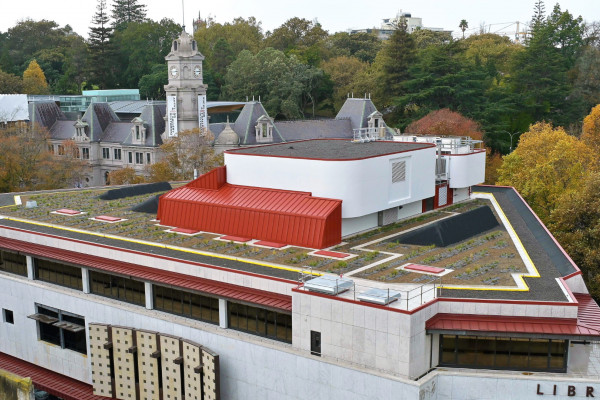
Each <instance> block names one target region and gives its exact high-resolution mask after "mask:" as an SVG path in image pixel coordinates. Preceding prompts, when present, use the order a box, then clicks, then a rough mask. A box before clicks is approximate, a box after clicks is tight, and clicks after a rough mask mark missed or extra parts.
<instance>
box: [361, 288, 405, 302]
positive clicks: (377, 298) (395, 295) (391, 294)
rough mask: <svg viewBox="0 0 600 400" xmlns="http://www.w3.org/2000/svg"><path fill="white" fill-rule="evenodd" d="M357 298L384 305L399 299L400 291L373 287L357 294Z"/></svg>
mask: <svg viewBox="0 0 600 400" xmlns="http://www.w3.org/2000/svg"><path fill="white" fill-rule="evenodd" d="M357 298H358V299H359V300H360V301H364V302H367V303H374V304H379V305H382V306H385V305H388V304H390V303H392V302H394V301H396V300H398V299H400V292H398V291H396V290H389V289H375V288H373V289H369V290H367V291H366V292H364V293H361V294H359V295H358V296H357Z"/></svg>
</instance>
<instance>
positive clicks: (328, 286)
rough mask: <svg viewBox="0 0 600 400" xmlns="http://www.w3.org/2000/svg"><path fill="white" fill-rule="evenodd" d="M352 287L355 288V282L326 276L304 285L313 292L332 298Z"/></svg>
mask: <svg viewBox="0 0 600 400" xmlns="http://www.w3.org/2000/svg"><path fill="white" fill-rule="evenodd" d="M352 287H354V281H353V280H352V279H347V278H340V277H336V276H326V275H323V276H319V277H318V278H313V279H311V280H310V281H307V282H306V283H305V284H304V288H305V289H307V290H309V291H311V292H318V293H324V294H329V295H332V296H336V295H338V294H340V293H343V292H345V291H346V290H349V289H351V288H352Z"/></svg>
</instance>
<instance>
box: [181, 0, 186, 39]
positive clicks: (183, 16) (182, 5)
mask: <svg viewBox="0 0 600 400" xmlns="http://www.w3.org/2000/svg"><path fill="white" fill-rule="evenodd" d="M181 17H182V20H181V22H182V24H183V25H182V28H183V31H184V32H185V0H181Z"/></svg>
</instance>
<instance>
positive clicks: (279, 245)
mask: <svg viewBox="0 0 600 400" xmlns="http://www.w3.org/2000/svg"><path fill="white" fill-rule="evenodd" d="M254 244H257V245H259V246H265V247H273V248H275V249H280V248H282V247H285V246H286V244H284V243H275V242H268V241H266V240H258V241H256V242H254Z"/></svg>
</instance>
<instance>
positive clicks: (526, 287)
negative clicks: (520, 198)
mask: <svg viewBox="0 0 600 400" xmlns="http://www.w3.org/2000/svg"><path fill="white" fill-rule="evenodd" d="M473 194H481V195H486V196H490V201H491V202H492V203H493V204H494V208H495V209H496V211H497V212H498V213H499V214H501V215H502V217H504V221H506V222H504V221H503V222H504V225H505V228H506V230H507V231H510V232H512V233H513V235H514V240H516V241H517V242H518V243H515V244H516V245H517V246H521V248H522V249H523V253H524V256H525V258H526V259H527V261H529V263H530V265H531V266H532V268H533V270H534V273H533V274H530V273H529V271H528V272H527V273H519V274H515V275H517V276H516V277H515V279H518V280H519V281H520V282H521V284H522V285H523V287H516V288H514V289H511V288H493V287H490V288H474V287H460V286H444V285H441V286H440V287H441V288H442V289H454V290H497V291H507V292H528V291H529V285H527V283H526V282H525V279H524V278H525V277H527V278H539V277H540V273H539V271H538V269H537V268H536V266H535V264H534V263H533V261H532V260H531V257H529V253H528V252H527V249H525V246H523V243H522V242H521V239H519V235H518V234H517V232H516V231H515V230H514V228H513V227H512V225H511V223H510V221H509V219H508V217H507V216H506V214H504V211H502V207H500V204H499V203H498V201H497V200H496V197H495V196H494V195H493V194H492V193H485V192H473ZM511 239H513V237H511ZM517 283H518V282H517Z"/></svg>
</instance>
